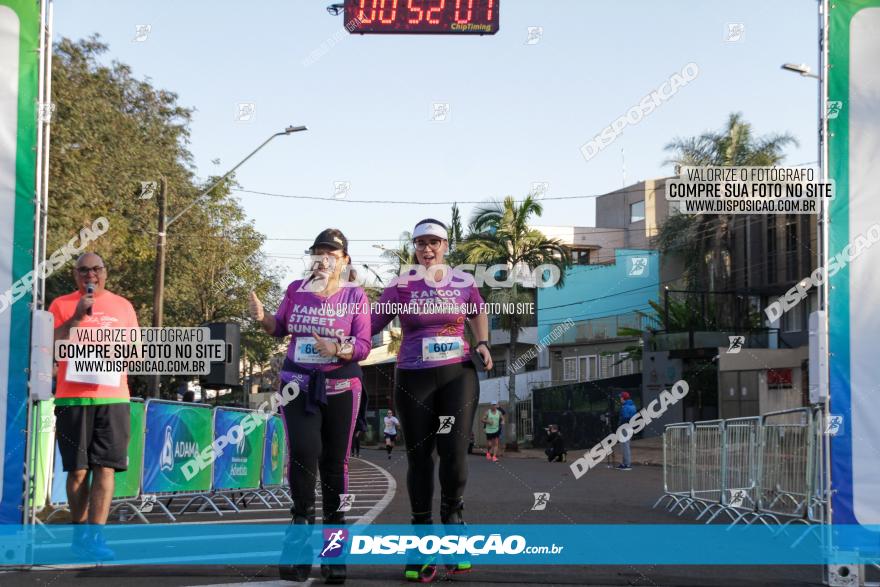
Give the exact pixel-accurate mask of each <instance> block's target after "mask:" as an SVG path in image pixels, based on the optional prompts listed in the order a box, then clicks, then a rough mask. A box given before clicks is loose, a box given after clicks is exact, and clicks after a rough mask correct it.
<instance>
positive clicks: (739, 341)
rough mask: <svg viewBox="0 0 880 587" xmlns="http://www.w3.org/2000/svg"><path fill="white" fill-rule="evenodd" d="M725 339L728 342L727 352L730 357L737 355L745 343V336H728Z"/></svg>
mask: <svg viewBox="0 0 880 587" xmlns="http://www.w3.org/2000/svg"><path fill="white" fill-rule="evenodd" d="M727 339H728V340H729V341H730V347H728V349H727V352H728V353H730V354H732V355H735V354H737V353H739V352H740V351H741V350H742V349H743V345H744V344H745V342H746V337H745V336H728V337H727Z"/></svg>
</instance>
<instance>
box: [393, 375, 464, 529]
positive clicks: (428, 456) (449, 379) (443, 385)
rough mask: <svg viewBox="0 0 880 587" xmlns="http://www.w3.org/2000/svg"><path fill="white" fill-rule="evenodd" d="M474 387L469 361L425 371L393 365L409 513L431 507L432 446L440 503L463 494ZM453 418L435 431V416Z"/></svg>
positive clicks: (436, 422) (428, 510) (457, 498)
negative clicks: (442, 429) (447, 425)
mask: <svg viewBox="0 0 880 587" xmlns="http://www.w3.org/2000/svg"><path fill="white" fill-rule="evenodd" d="M479 397H480V386H479V382H478V380H477V372H476V370H475V369H474V366H473V364H472V363H471V362H470V361H468V362H466V363H457V364H454V365H444V366H441V367H431V368H429V369H397V372H396V380H395V386H394V405H395V407H396V409H397V413H398V415H399V416H400V425H401V428H402V429H403V436H404V440H405V441H406V458H407V461H408V462H409V469H408V470H407V473H406V486H407V489H408V490H409V501H410V505H411V507H412V511H413V513H414V514H415V513H424V512H430V511H431V501H432V498H433V496H434V447H435V445H436V447H437V454H438V456H439V457H440V494H441V499H442V500H443V501H444V502H455V501H458V500H460V499H461V498H462V497H463V496H464V488H465V485H467V475H468V471H467V448H468V444H469V442H470V434H471V429H472V428H473V423H474V415H475V414H476V411H477V402H478V401H479ZM443 416H454V417H455V421H454V423H452V427H451V430H450V431H449V432H448V433H441V434H437V432H438V429H439V428H440V425H441V417H443Z"/></svg>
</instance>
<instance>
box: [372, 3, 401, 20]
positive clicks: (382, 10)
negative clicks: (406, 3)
mask: <svg viewBox="0 0 880 587" xmlns="http://www.w3.org/2000/svg"><path fill="white" fill-rule="evenodd" d="M379 1H380V2H381V3H380V4H379V22H381V23H382V24H391V23H393V22H394V19H395V18H397V1H398V0H391V17H390V18H385V17H384V16H383V15H384V14H385V2H386V0H379ZM373 6H376V0H373Z"/></svg>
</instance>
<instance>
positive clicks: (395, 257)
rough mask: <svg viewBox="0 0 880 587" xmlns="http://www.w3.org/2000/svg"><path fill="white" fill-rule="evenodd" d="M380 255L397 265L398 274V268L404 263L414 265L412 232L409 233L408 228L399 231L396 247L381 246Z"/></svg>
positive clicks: (398, 271)
mask: <svg viewBox="0 0 880 587" xmlns="http://www.w3.org/2000/svg"><path fill="white" fill-rule="evenodd" d="M376 246H379V245H376ZM382 257H383V258H385V259H388V260H389V261H390V262H391V263H394V264H396V265H397V273H398V275H399V274H400V269H401V268H402V267H403V266H404V265H415V263H416V250H415V249H414V248H413V245H412V233H410V232H409V231H408V230H404V231H403V232H401V233H400V236H399V237H398V243H397V248H395V249H386V248H383V249H382Z"/></svg>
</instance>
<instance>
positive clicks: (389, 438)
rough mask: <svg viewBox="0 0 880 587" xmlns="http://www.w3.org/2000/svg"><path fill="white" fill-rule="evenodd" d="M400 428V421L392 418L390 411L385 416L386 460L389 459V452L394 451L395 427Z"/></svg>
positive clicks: (392, 414)
mask: <svg viewBox="0 0 880 587" xmlns="http://www.w3.org/2000/svg"><path fill="white" fill-rule="evenodd" d="M398 426H400V420H398V419H397V418H395V417H394V413H393V412H392V411H391V410H388V412H387V413H386V414H385V450H387V451H388V459H389V460H390V459H391V451H392V450H394V443H395V442H396V441H397V427H398Z"/></svg>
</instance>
